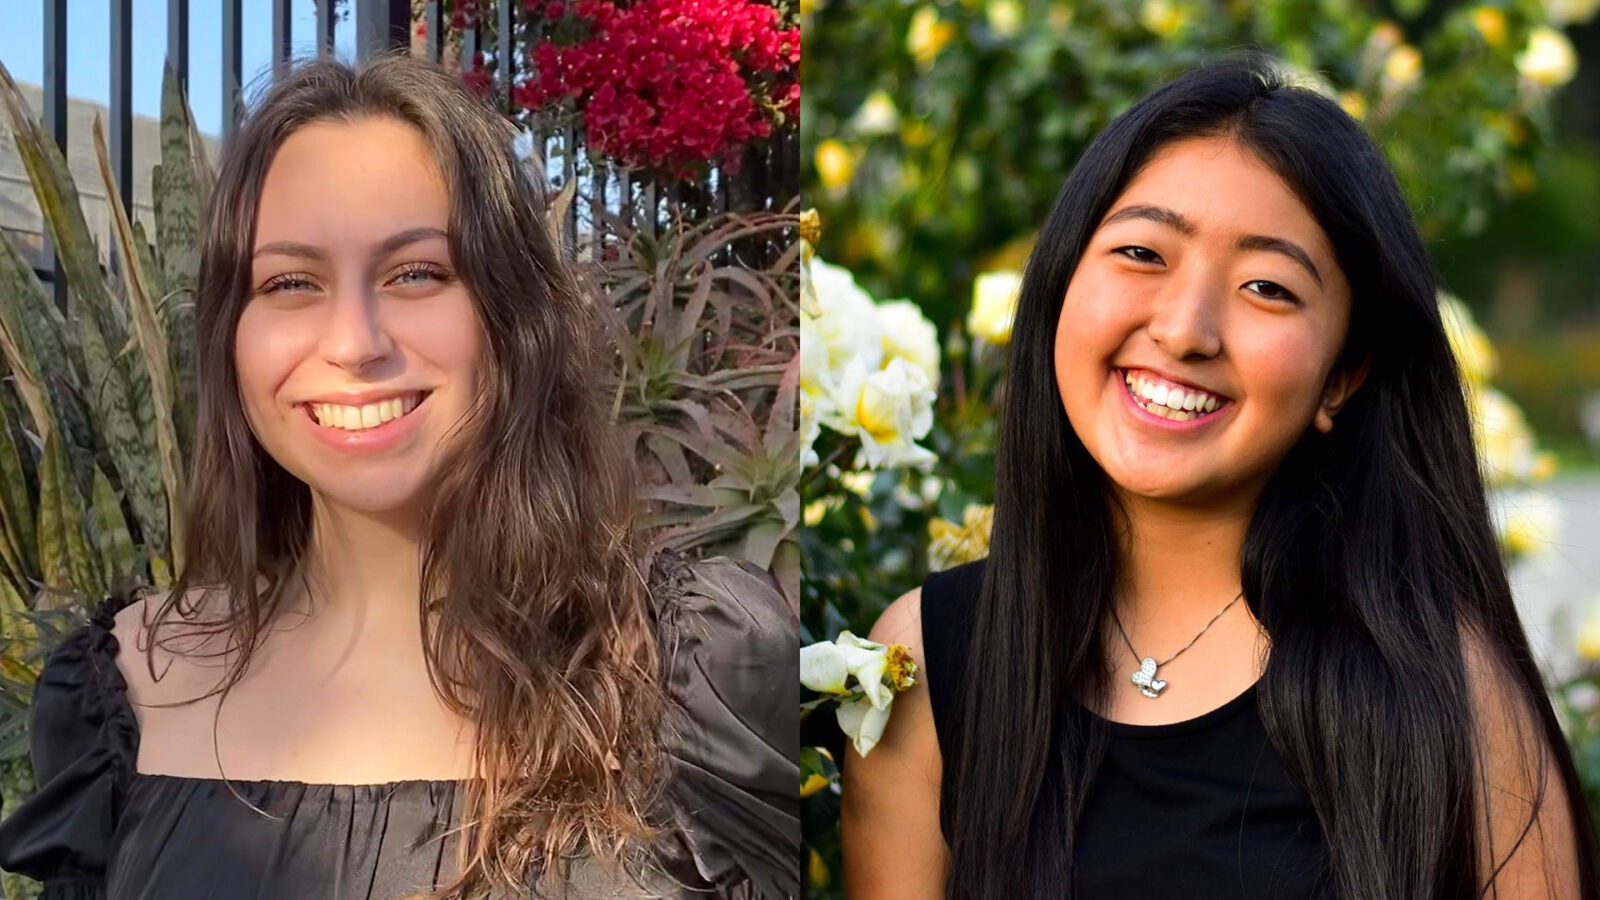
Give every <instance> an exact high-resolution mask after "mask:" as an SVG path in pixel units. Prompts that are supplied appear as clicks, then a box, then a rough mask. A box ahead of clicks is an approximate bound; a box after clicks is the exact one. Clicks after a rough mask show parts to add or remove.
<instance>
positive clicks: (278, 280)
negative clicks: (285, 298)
mask: <svg viewBox="0 0 1600 900" xmlns="http://www.w3.org/2000/svg"><path fill="white" fill-rule="evenodd" d="M315 287H316V285H314V284H312V283H311V279H309V278H307V277H305V276H304V275H296V274H287V275H277V276H274V277H272V278H269V279H267V283H266V284H264V285H262V286H261V293H263V294H276V293H278V292H279V291H289V292H292V293H298V292H300V291H306V290H311V289H312V288H315Z"/></svg>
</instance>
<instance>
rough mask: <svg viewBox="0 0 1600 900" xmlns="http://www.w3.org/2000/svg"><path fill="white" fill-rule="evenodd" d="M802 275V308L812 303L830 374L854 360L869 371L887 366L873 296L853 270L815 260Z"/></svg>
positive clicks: (801, 272)
mask: <svg viewBox="0 0 1600 900" xmlns="http://www.w3.org/2000/svg"><path fill="white" fill-rule="evenodd" d="M800 274H801V280H802V282H803V284H802V287H801V290H802V292H803V297H802V304H803V305H804V304H806V302H807V301H809V303H810V305H811V314H812V319H813V321H812V325H813V326H814V328H815V329H816V330H815V334H816V335H817V336H818V337H820V338H821V339H822V346H823V349H825V350H826V351H827V358H826V359H827V363H826V366H825V368H826V370H827V371H829V372H832V371H836V370H838V369H841V368H843V367H844V366H845V365H846V364H848V363H849V362H850V361H851V360H853V359H860V360H862V361H863V362H864V363H865V364H866V365H867V367H868V369H876V368H878V367H879V366H880V365H881V364H882V362H883V330H882V326H880V325H879V324H878V314H877V304H875V303H873V302H872V295H870V294H868V293H867V292H866V291H864V290H862V289H861V286H860V285H858V284H856V279H855V276H854V275H851V274H850V270H849V269H846V268H843V267H842V266H835V265H830V264H828V263H826V262H823V261H822V258H821V257H820V256H813V257H812V258H811V264H810V265H808V266H806V267H804V268H802V269H801V270H800ZM802 308H804V306H802ZM801 342H802V344H803V343H804V339H802V341H801ZM803 368H804V366H803V363H802V370H803Z"/></svg>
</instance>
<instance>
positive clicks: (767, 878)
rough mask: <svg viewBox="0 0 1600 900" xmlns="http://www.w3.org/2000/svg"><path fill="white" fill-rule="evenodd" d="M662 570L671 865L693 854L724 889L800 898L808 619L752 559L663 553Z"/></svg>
mask: <svg viewBox="0 0 1600 900" xmlns="http://www.w3.org/2000/svg"><path fill="white" fill-rule="evenodd" d="M654 570H655V576H656V577H655V579H654V581H655V583H654V585H653V590H652V596H653V598H654V603H655V606H656V610H657V621H658V633H659V636H660V641H661V653H662V664H663V671H664V678H665V681H664V686H665V689H666V693H667V698H668V706H669V709H670V710H671V711H672V712H671V721H670V722H669V727H668V728H667V729H666V735H667V736H666V743H667V752H668V754H669V756H670V757H671V760H672V763H673V778H672V783H671V787H670V789H669V796H670V798H671V801H672V807H673V820H674V825H675V830H676V831H677V838H678V840H677V842H676V847H675V849H676V851H677V855H678V857H679V858H678V859H677V860H668V862H669V865H670V864H671V863H672V862H677V863H679V864H680V865H682V866H684V867H687V866H689V865H692V868H693V871H694V872H695V873H696V874H697V875H698V876H699V879H700V880H702V881H704V882H705V883H706V884H708V885H710V886H711V887H712V888H713V889H714V890H715V892H716V894H717V896H720V897H727V898H735V900H746V898H749V900H758V898H759V900H781V898H793V897H798V896H799V893H800V872H799V869H800V795H799V786H800V764H799V755H800V746H799V744H800V733H799V712H800V662H799V655H798V647H799V640H800V624H799V619H798V617H797V616H796V615H795V613H794V611H793V610H792V609H791V608H790V606H789V604H788V603H787V601H785V600H784V597H783V594H782V593H781V592H780V591H779V589H778V587H777V585H776V583H775V582H774V581H773V579H772V577H771V576H770V575H768V574H767V573H766V572H765V571H763V570H762V569H760V568H759V567H757V566H754V565H751V564H749V563H743V562H737V561H734V560H731V559H727V558H723V557H718V558H714V559H708V560H703V561H699V562H694V563H685V562H684V561H683V560H682V559H681V558H680V557H677V556H675V555H672V554H663V555H662V556H661V557H659V558H658V559H657V560H656V564H655V566H654ZM670 854H671V851H669V855H670ZM686 874H687V873H686Z"/></svg>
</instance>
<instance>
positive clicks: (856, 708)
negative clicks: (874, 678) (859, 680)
mask: <svg viewBox="0 0 1600 900" xmlns="http://www.w3.org/2000/svg"><path fill="white" fill-rule="evenodd" d="M889 711H890V705H885V706H883V707H882V708H879V707H876V706H873V705H872V703H871V702H870V701H868V700H848V701H845V702H844V703H841V704H839V708H838V709H836V710H834V713H833V714H834V717H835V718H836V719H838V721H839V729H840V730H841V731H843V732H844V733H845V735H847V736H848V737H849V738H850V743H852V744H854V745H855V748H856V752H857V753H859V754H861V755H862V756H866V755H867V754H868V753H871V752H872V748H873V747H876V746H878V741H880V740H882V739H883V729H884V727H885V726H887V725H888V724H889Z"/></svg>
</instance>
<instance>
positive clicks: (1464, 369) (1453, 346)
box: [1439, 292, 1495, 385]
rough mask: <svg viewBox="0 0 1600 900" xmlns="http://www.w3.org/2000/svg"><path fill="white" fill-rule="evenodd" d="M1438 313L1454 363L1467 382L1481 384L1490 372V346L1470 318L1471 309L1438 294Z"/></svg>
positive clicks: (1455, 299) (1491, 353)
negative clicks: (1454, 359) (1453, 356)
mask: <svg viewBox="0 0 1600 900" xmlns="http://www.w3.org/2000/svg"><path fill="white" fill-rule="evenodd" d="M1439 316H1440V318H1442V319H1444V333H1445V336H1446V337H1448V338H1449V339H1450V350H1451V352H1452V353H1454V354H1455V357H1456V364H1457V365H1458V366H1460V368H1461V374H1462V376H1463V377H1464V378H1465V379H1466V380H1467V382H1468V383H1469V384H1474V385H1476V384H1482V383H1483V382H1485V381H1488V380H1489V378H1490V377H1491V376H1493V375H1494V370H1495V356H1494V346H1493V345H1491V344H1490V343H1489V338H1488V336H1487V335H1485V334H1484V333H1483V329H1481V328H1479V327H1478V323H1477V322H1476V321H1474V320H1473V318H1472V311H1471V310H1469V309H1467V305H1466V304H1465V303H1462V302H1461V301H1460V300H1458V299H1457V298H1456V297H1454V296H1452V295H1450V294H1446V293H1442V292H1441V293H1440V294H1439Z"/></svg>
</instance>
